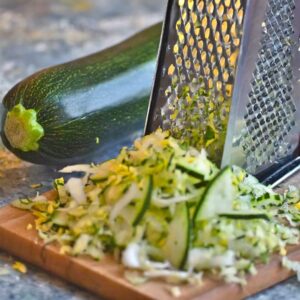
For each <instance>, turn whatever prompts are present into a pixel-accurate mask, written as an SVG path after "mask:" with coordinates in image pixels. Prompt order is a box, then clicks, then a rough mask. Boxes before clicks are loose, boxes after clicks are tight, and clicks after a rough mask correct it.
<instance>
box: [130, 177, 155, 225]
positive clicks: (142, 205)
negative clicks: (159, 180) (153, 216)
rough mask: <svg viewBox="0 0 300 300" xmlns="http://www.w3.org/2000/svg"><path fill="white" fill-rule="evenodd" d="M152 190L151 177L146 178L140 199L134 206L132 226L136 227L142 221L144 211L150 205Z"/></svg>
mask: <svg viewBox="0 0 300 300" xmlns="http://www.w3.org/2000/svg"><path fill="white" fill-rule="evenodd" d="M152 190H153V177H152V176H148V177H147V178H146V179H145V185H144V188H143V196H142V199H141V200H139V201H138V203H137V204H136V213H135V217H134V220H133V222H132V225H133V226H137V225H138V224H139V223H140V222H141V221H142V219H143V217H144V215H145V213H146V211H147V210H148V208H149V206H150V203H151V196H152Z"/></svg>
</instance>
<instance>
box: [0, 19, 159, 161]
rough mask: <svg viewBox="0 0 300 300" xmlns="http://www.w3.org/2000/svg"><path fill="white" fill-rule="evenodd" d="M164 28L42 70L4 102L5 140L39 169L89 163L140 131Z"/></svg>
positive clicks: (155, 28)
mask: <svg viewBox="0 0 300 300" xmlns="http://www.w3.org/2000/svg"><path fill="white" fill-rule="evenodd" d="M160 32H161V23H160V24H157V25H154V26H152V27H150V28H148V29H146V30H144V31H142V32H140V33H138V34H136V35H135V36H133V37H131V38H129V39H128V40H126V41H124V42H122V43H120V44H118V45H116V46H113V47H111V48H109V49H106V50H104V51H101V52H98V53H95V54H92V55H90V56H86V57H83V58H80V59H77V60H74V61H71V62H68V63H64V64H61V65H57V66H54V67H50V68H47V69H44V70H41V71H39V72H37V73H35V74H33V75H31V76H30V77H28V78H26V79H24V80H22V81H21V82H19V83H18V84H17V85H15V86H14V87H13V88H12V89H11V90H10V91H9V92H8V93H7V94H6V96H5V97H4V99H3V102H2V109H1V115H2V119H1V120H2V124H1V137H2V140H3V143H4V145H5V146H6V147H7V148H8V149H9V150H10V151H12V152H13V153H15V154H16V155H17V156H18V157H20V158H21V159H23V160H27V161H30V162H33V163H37V164H48V165H57V166H60V165H65V164H71V163H76V162H79V161H80V162H91V159H92V158H95V157H97V156H98V157H99V155H100V156H101V155H103V154H105V152H107V151H108V150H109V149H111V148H112V147H113V144H114V143H116V141H120V140H122V139H125V138H127V139H128V136H130V135H133V134H134V133H135V132H136V131H137V130H141V129H143V126H144V122H145V117H146V113H147V107H148V100H149V95H150V91H151V86H152V80H153V77H154V73H155V60H156V55H157V50H158V45H159V40H160Z"/></svg>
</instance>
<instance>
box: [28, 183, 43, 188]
mask: <svg viewBox="0 0 300 300" xmlns="http://www.w3.org/2000/svg"><path fill="white" fill-rule="evenodd" d="M30 187H31V188H32V189H38V188H40V187H42V184H41V183H34V184H31V185H30Z"/></svg>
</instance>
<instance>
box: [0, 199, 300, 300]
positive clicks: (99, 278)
mask: <svg viewBox="0 0 300 300" xmlns="http://www.w3.org/2000/svg"><path fill="white" fill-rule="evenodd" d="M51 195H52V196H53V194H51V193H48V195H47V196H48V197H51ZM33 220H34V218H33V216H32V215H31V214H30V213H29V212H26V211H22V210H19V209H16V208H13V207H11V206H6V207H4V208H1V209H0V248H1V249H3V250H5V251H7V252H9V253H10V254H12V255H15V256H17V257H19V258H21V259H23V260H24V261H26V262H29V263H32V264H34V265H37V266H39V267H41V268H43V269H45V270H46V271H49V272H51V273H53V274H55V275H57V276H59V277H61V278H63V279H65V280H67V281H69V282H72V283H74V284H76V285H78V286H80V287H82V288H85V289H87V290H89V291H91V292H93V293H95V294H97V295H99V296H102V297H104V298H108V299H128V300H129V299H130V300H132V299H135V300H138V299H164V300H168V299H174V298H173V297H172V296H171V293H170V287H171V285H169V284H166V283H163V282H160V281H151V282H148V283H146V284H144V285H141V286H133V285H131V284H130V283H128V282H127V281H126V280H125V279H124V278H123V272H124V268H123V267H122V266H121V265H120V264H118V263H116V262H115V261H114V260H113V259H112V257H107V258H106V259H104V260H102V261H101V262H95V261H93V260H91V259H88V258H74V257H69V256H66V255H61V254H60V253H59V248H58V247H57V246H55V245H45V244H44V243H43V242H42V240H41V239H39V238H38V236H37V232H36V231H35V230H34V229H32V230H27V229H26V228H27V225H28V224H29V223H31V224H33ZM289 257H290V258H291V259H293V260H300V245H299V246H298V247H293V248H291V249H290V251H289ZM292 275H293V273H292V272H290V271H287V270H286V269H284V268H282V267H281V266H280V257H279V256H273V257H272V259H271V261H270V263H269V264H268V265H263V266H259V267H258V274H257V275H256V276H251V277H249V282H248V284H247V286H245V287H244V288H242V287H240V286H239V285H236V284H226V283H224V282H221V281H217V280H214V279H208V278H207V279H204V281H203V284H202V285H201V286H196V287H195V286H194V287H188V286H182V288H181V291H182V295H181V296H180V297H179V298H177V299H199V300H203V299H209V300H221V299H231V300H233V299H241V298H245V297H247V296H250V295H252V294H255V293H257V292H258V291H261V290H263V289H266V288H268V287H270V286H272V285H274V284H276V283H278V282H280V281H282V280H284V279H287V278H288V277H290V276H292Z"/></svg>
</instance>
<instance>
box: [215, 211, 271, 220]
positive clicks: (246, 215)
mask: <svg viewBox="0 0 300 300" xmlns="http://www.w3.org/2000/svg"><path fill="white" fill-rule="evenodd" d="M219 216H220V217H222V218H227V219H234V220H254V219H264V220H267V221H270V217H269V216H268V214H266V213H260V212H249V211H248V212H243V211H233V212H229V213H223V214H219Z"/></svg>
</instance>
